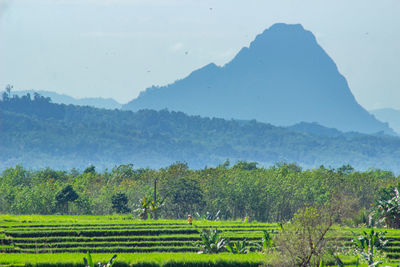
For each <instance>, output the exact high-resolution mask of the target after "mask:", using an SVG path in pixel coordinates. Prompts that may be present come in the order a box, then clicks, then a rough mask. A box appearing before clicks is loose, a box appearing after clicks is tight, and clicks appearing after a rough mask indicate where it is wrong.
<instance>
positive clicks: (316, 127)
mask: <svg viewBox="0 0 400 267" xmlns="http://www.w3.org/2000/svg"><path fill="white" fill-rule="evenodd" d="M286 128H287V129H289V130H292V131H295V132H299V133H308V134H314V135H323V136H331V137H335V136H340V135H343V133H342V132H341V131H339V130H337V129H335V128H327V127H324V126H322V125H320V124H318V123H316V122H313V123H308V122H300V123H297V124H295V125H292V126H288V127H286Z"/></svg>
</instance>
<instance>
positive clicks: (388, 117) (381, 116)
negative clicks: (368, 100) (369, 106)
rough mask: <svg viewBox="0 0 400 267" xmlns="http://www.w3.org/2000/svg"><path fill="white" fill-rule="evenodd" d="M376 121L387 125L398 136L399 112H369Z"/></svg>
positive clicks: (376, 110)
mask: <svg viewBox="0 0 400 267" xmlns="http://www.w3.org/2000/svg"><path fill="white" fill-rule="evenodd" d="M369 112H370V113H371V114H373V115H374V116H375V117H376V118H377V119H378V120H380V121H383V122H387V123H389V126H390V127H391V128H393V130H395V131H396V132H397V133H398V134H400V110H398V109H393V108H382V109H375V110H370V111H369Z"/></svg>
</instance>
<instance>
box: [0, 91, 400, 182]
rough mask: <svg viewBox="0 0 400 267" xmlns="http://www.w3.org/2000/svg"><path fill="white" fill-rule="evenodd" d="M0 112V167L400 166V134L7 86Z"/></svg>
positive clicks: (248, 168)
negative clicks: (314, 129) (95, 102)
mask: <svg viewBox="0 0 400 267" xmlns="http://www.w3.org/2000/svg"><path fill="white" fill-rule="evenodd" d="M0 118H1V119H2V132H1V133H2V138H1V140H0V151H2V153H1V154H0V168H1V169H2V170H3V169H5V168H7V167H10V166H14V164H15V163H22V164H24V166H26V167H29V168H40V167H46V166H51V167H52V168H56V169H62V168H66V169H71V168H78V169H85V168H86V167H87V166H88V164H89V163H93V164H95V165H96V166H97V168H98V170H102V169H105V168H110V166H114V165H115V164H116V162H121V163H122V162H134V163H135V164H136V165H138V166H153V167H159V166H166V164H168V162H172V161H175V160H177V159H180V160H186V161H187V162H188V163H189V164H190V165H191V166H193V167H195V168H202V167H203V166H206V165H209V166H210V165H215V166H217V165H218V164H220V163H221V162H223V161H224V160H225V159H226V158H228V157H229V158H231V159H232V162H233V161H237V160H243V159H252V160H257V161H258V162H260V163H263V164H273V163H274V162H275V161H276V160H277V159H278V160H279V159H285V160H286V161H288V162H299V163H300V164H301V165H302V166H306V167H314V166H315V164H316V159H318V162H320V163H321V164H325V165H332V166H336V165H337V164H342V162H350V163H351V164H353V165H354V166H353V167H355V168H356V169H366V168H368V167H369V166H379V167H386V166H387V167H388V168H391V169H393V170H394V171H399V167H398V166H400V164H399V163H400V157H399V153H398V151H400V140H399V139H398V138H393V137H387V136H370V135H362V134H356V133H343V134H340V133H339V134H338V136H335V137H332V136H329V135H315V134H312V133H309V134H303V133H298V132H294V131H291V130H289V129H285V128H283V127H274V126H272V125H269V124H265V123H259V122H256V121H251V122H239V121H233V120H232V121H228V120H223V119H216V118H213V119H209V118H202V117H199V116H187V115H185V114H184V113H182V112H169V111H167V110H161V111H153V110H141V111H138V112H135V113H133V112H130V111H122V110H105V109H96V108H92V107H82V106H74V105H61V104H54V103H51V100H50V99H48V98H45V97H42V96H40V95H35V96H34V97H33V98H32V96H30V95H29V96H28V95H26V96H23V97H18V96H12V95H10V94H8V93H6V92H5V93H4V94H3V100H1V101H0ZM260 165H261V164H260ZM260 165H259V166H260ZM223 166H225V167H227V166H226V165H222V166H221V167H223ZM344 167H345V168H341V169H339V171H340V172H343V173H346V174H347V173H348V172H350V171H351V168H353V167H351V168H347V167H348V166H344ZM234 168H235V169H240V170H247V171H255V170H256V169H259V167H257V163H255V162H245V161H239V162H238V163H237V164H235V165H234ZM128 169H129V168H128ZM86 171H91V172H92V171H95V170H94V169H90V168H89V169H87V170H86ZM126 177H132V176H131V175H128V176H126Z"/></svg>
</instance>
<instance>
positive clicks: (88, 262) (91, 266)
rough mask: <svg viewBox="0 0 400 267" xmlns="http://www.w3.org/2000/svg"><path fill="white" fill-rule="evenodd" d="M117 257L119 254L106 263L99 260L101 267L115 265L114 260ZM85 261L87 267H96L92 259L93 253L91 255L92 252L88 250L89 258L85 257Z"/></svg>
mask: <svg viewBox="0 0 400 267" xmlns="http://www.w3.org/2000/svg"><path fill="white" fill-rule="evenodd" d="M116 257H117V255H114V256H113V257H112V258H111V259H110V260H109V261H108V262H107V263H106V264H104V265H102V263H101V262H98V263H97V264H98V266H99V267H112V266H113V265H114V263H115V262H114V260H115V258H116ZM83 262H84V264H85V267H95V265H94V263H93V259H92V255H90V252H89V251H88V252H87V259H86V258H85V257H84V258H83Z"/></svg>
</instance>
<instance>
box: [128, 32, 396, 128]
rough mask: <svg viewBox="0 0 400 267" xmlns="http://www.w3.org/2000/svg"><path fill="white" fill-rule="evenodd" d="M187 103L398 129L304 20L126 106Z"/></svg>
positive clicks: (253, 115) (194, 107)
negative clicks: (375, 110)
mask: <svg viewBox="0 0 400 267" xmlns="http://www.w3.org/2000/svg"><path fill="white" fill-rule="evenodd" d="M164 108H167V109H169V110H175V111H183V112H185V113H188V114H191V115H201V116H208V117H220V118H226V119H231V118H234V119H243V120H250V119H256V120H258V121H262V122H267V123H271V124H274V125H283V126H287V125H292V124H295V123H299V122H301V121H306V122H318V123H319V124H322V125H324V126H327V127H333V128H337V129H339V130H342V131H358V132H362V133H376V132H381V131H383V132H385V133H386V134H394V132H393V130H392V129H390V128H389V127H388V125H387V124H385V123H382V122H380V121H378V120H377V119H375V117H374V116H372V115H371V114H369V113H368V112H367V111H366V110H365V109H364V108H363V107H361V106H360V105H359V104H358V103H357V101H356V100H355V98H354V96H353V95H352V93H351V91H350V89H349V87H348V84H347V82H346V79H345V78H344V77H343V76H342V75H341V74H340V73H339V72H338V69H337V67H336V65H335V63H334V62H333V60H332V59H331V58H330V57H329V56H328V55H327V54H326V52H325V51H324V50H323V49H322V48H321V47H320V46H319V45H318V44H317V42H316V39H315V37H314V35H313V34H312V33H311V32H309V31H306V30H304V29H303V27H302V26H301V25H287V24H275V25H273V26H272V27H271V28H269V29H267V30H265V31H264V32H263V33H262V34H260V35H258V36H257V37H256V39H255V40H254V41H253V42H252V43H251V44H250V47H249V48H247V47H245V48H243V49H242V50H241V51H240V52H239V53H238V54H237V55H236V57H235V58H234V59H233V60H232V61H231V62H229V63H228V64H226V65H225V66H223V67H218V66H216V65H215V64H209V65H207V66H205V67H203V68H201V69H199V70H196V71H194V72H193V73H191V74H190V75H189V76H188V77H186V78H184V79H182V80H179V81H176V82H175V83H173V84H170V85H167V86H163V87H152V88H148V89H147V90H146V91H144V92H142V93H141V94H140V95H139V97H138V98H136V99H134V100H132V101H131V102H129V103H128V104H126V105H124V106H123V109H127V110H133V111H137V110H140V109H155V110H161V109H164Z"/></svg>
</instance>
